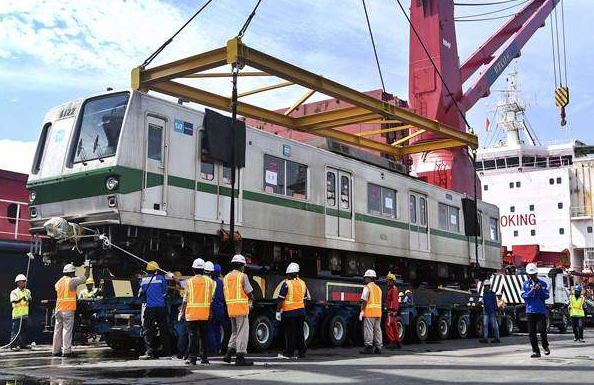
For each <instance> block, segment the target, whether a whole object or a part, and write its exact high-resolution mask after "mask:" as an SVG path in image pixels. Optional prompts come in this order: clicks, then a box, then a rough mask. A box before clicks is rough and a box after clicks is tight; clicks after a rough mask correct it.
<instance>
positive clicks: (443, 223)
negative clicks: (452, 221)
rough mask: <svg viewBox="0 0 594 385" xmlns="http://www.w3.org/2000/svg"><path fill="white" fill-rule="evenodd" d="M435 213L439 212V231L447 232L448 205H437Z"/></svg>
mask: <svg viewBox="0 0 594 385" xmlns="http://www.w3.org/2000/svg"><path fill="white" fill-rule="evenodd" d="M437 211H438V212H439V218H438V219H439V223H438V226H439V228H440V229H441V230H448V229H449V225H448V205H446V204H444V203H439V204H438V205H437Z"/></svg>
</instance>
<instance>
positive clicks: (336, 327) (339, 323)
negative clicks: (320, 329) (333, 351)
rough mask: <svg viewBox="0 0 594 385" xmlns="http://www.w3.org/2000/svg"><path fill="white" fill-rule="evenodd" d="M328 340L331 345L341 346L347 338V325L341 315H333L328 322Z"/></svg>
mask: <svg viewBox="0 0 594 385" xmlns="http://www.w3.org/2000/svg"><path fill="white" fill-rule="evenodd" d="M327 333H328V342H330V344H331V345H332V346H342V345H343V344H344V342H345V341H346V338H347V325H346V323H345V322H344V320H343V319H342V317H340V316H337V315H335V316H334V317H332V318H331V319H330V322H328V329H327Z"/></svg>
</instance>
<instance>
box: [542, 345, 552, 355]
mask: <svg viewBox="0 0 594 385" xmlns="http://www.w3.org/2000/svg"><path fill="white" fill-rule="evenodd" d="M542 350H544V353H545V356H548V355H549V354H551V349H549V347H548V346H547V347H546V348H545V347H543V348H542Z"/></svg>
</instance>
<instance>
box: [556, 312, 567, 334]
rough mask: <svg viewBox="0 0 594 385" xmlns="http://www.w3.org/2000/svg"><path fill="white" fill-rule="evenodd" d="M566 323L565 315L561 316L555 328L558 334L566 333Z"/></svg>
mask: <svg viewBox="0 0 594 385" xmlns="http://www.w3.org/2000/svg"><path fill="white" fill-rule="evenodd" d="M567 322H569V320H568V319H567V315H566V314H565V313H563V314H561V323H560V324H559V326H557V328H558V329H559V332H560V333H565V332H566V331H567Z"/></svg>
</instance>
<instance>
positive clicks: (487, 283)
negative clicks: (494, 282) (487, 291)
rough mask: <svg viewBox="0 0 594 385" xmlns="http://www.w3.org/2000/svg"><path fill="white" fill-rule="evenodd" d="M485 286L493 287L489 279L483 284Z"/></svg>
mask: <svg viewBox="0 0 594 385" xmlns="http://www.w3.org/2000/svg"><path fill="white" fill-rule="evenodd" d="M483 285H484V286H491V281H490V280H488V279H485V282H483Z"/></svg>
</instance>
